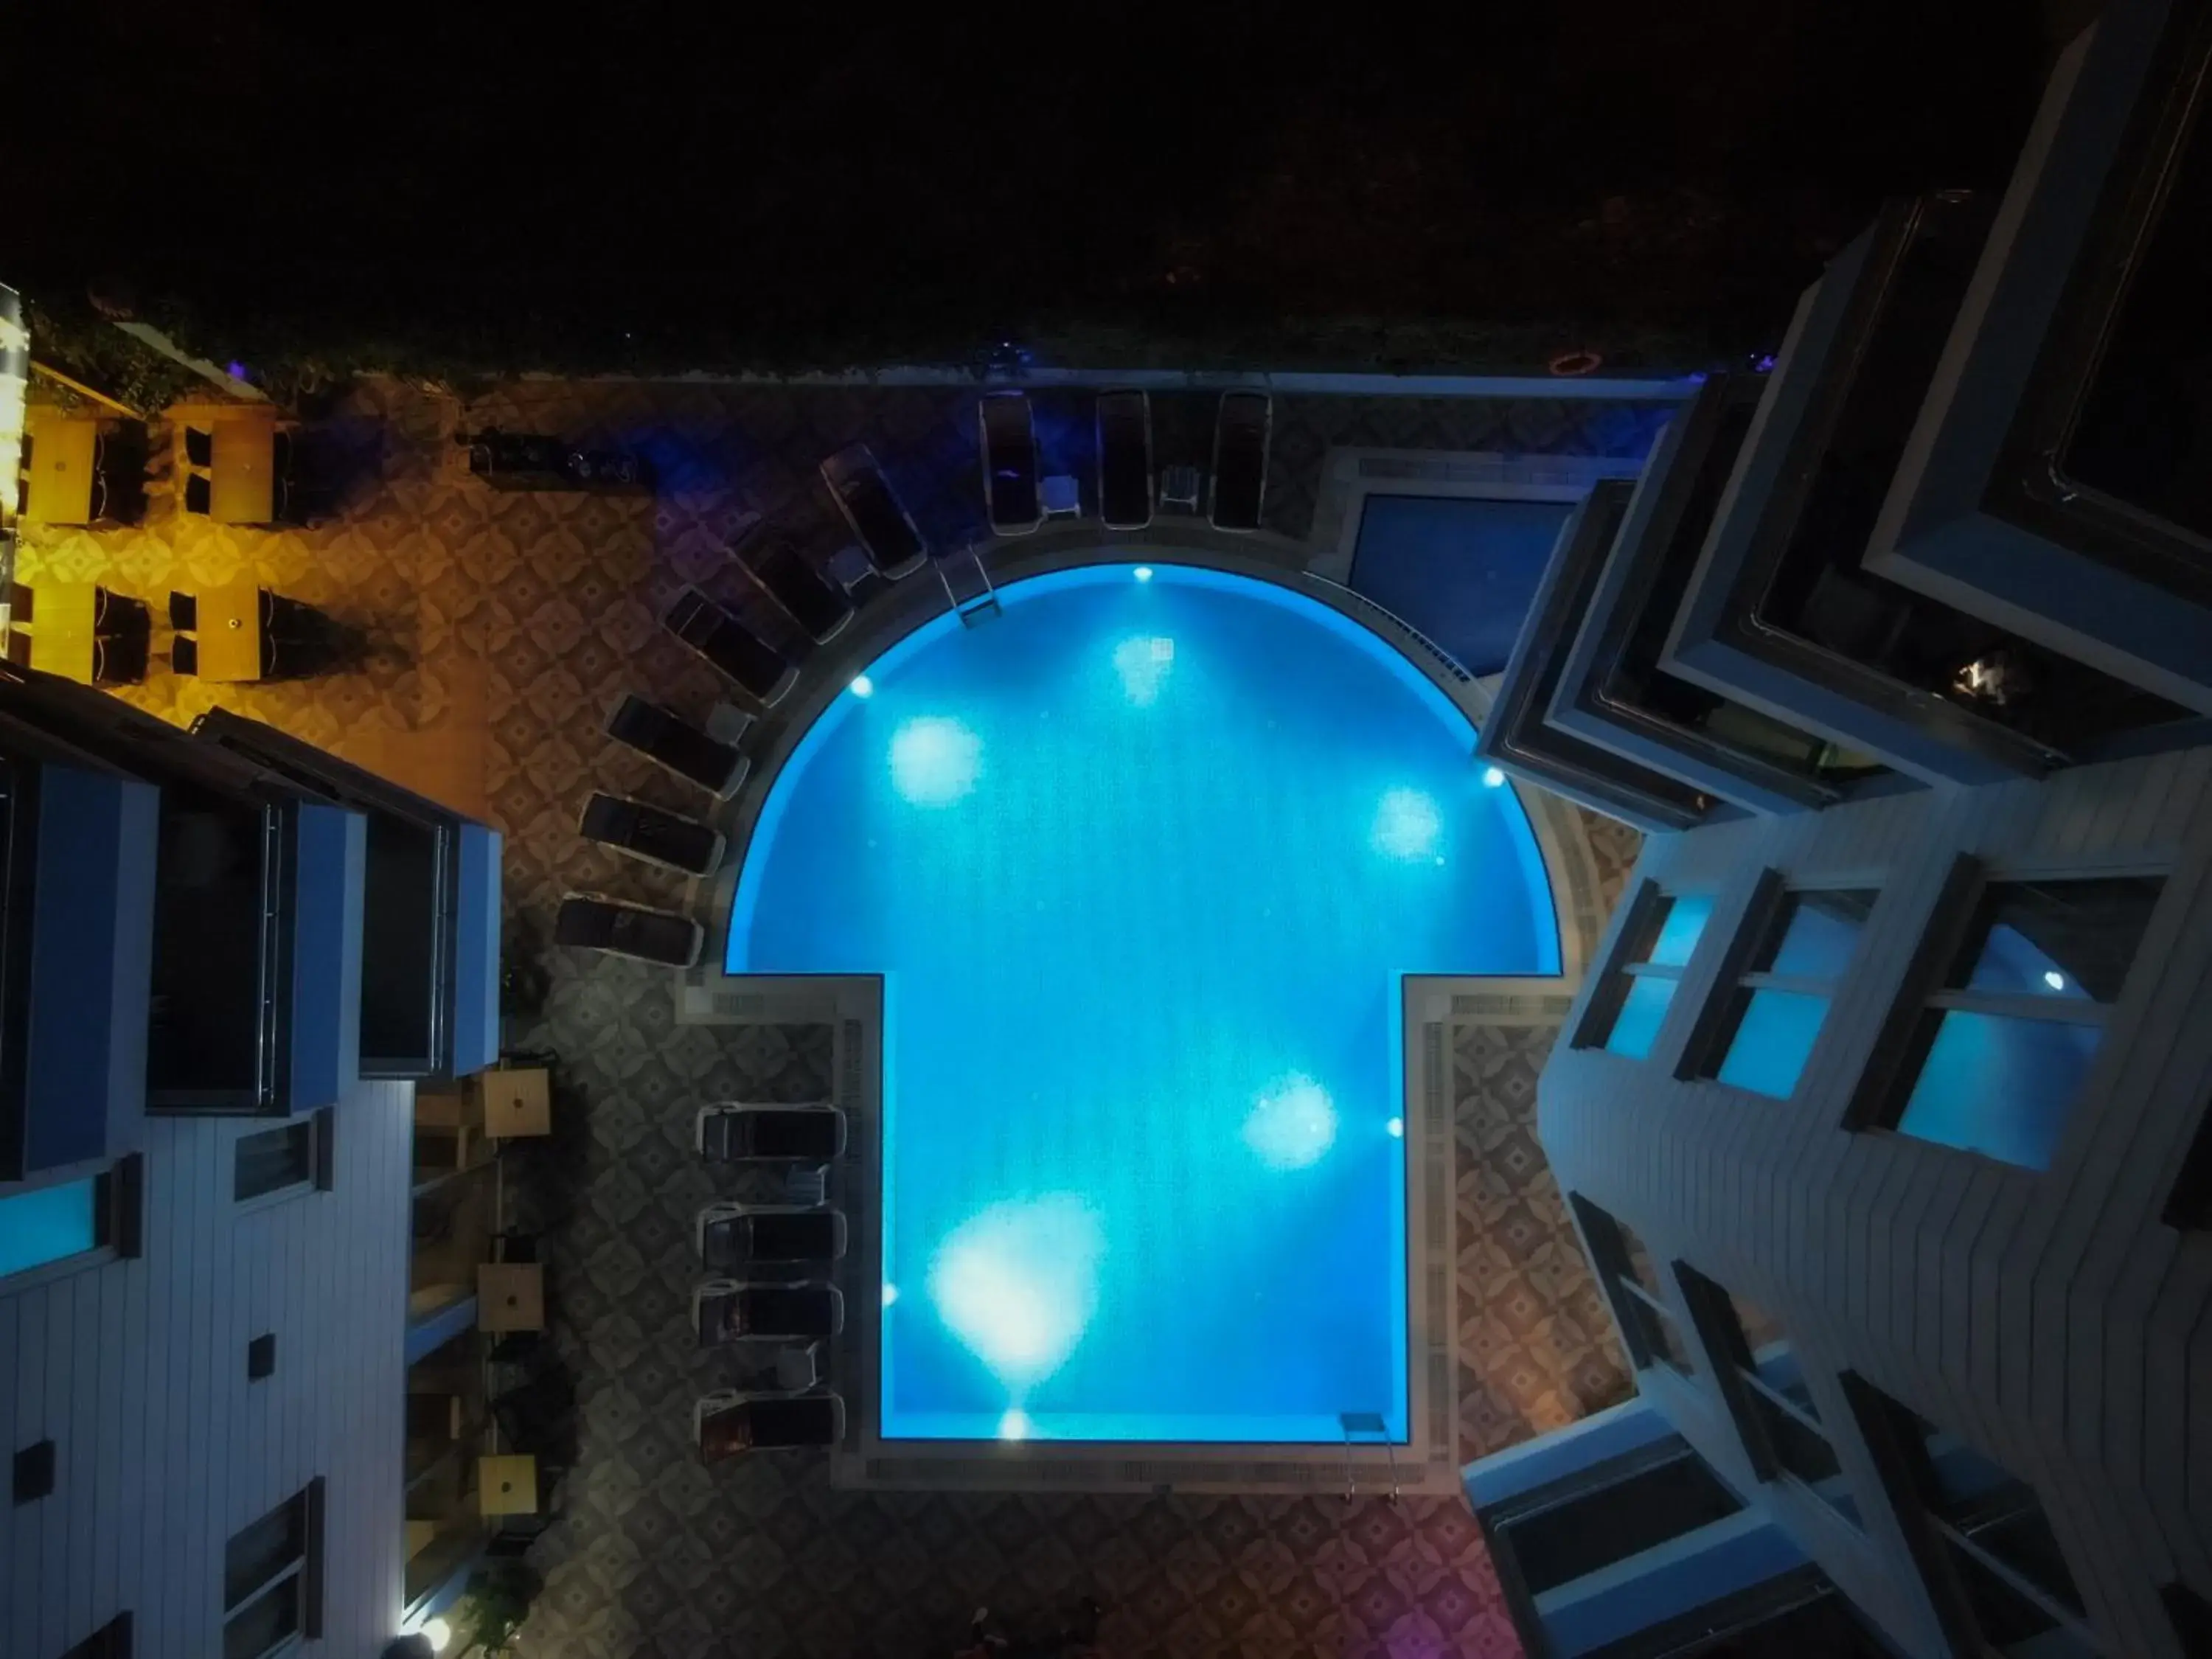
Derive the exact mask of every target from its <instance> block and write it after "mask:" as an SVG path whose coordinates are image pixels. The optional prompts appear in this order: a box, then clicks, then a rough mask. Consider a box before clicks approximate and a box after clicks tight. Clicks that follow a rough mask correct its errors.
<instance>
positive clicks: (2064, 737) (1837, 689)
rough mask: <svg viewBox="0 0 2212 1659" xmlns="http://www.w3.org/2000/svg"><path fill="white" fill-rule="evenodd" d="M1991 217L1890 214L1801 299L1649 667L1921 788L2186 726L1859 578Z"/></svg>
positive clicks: (2006, 637) (2093, 674) (1941, 202)
mask: <svg viewBox="0 0 2212 1659" xmlns="http://www.w3.org/2000/svg"><path fill="white" fill-rule="evenodd" d="M1989 222H1990V204H1988V203H1986V202H1984V201H1980V200H1978V199H1976V198H1974V197H1970V196H1966V195H1964V194H1962V193H1960V192H1945V193H1942V194H1940V195H1936V196H1931V197H1923V198H1922V199H1919V200H1917V201H1902V202H1898V203H1894V204H1891V205H1890V206H1889V207H1888V208H1887V209H1885V210H1884V211H1883V213H1882V215H1881V217H1880V219H1879V220H1877V222H1875V224H1874V225H1873V226H1872V227H1871V228H1869V229H1868V230H1867V231H1866V232H1865V233H1864V234H1862V235H1860V236H1859V237H1858V238H1857V239H1856V240H1853V241H1852V242H1851V243H1850V245H1849V246H1846V247H1845V248H1844V251H1843V252H1841V253H1840V254H1838V256H1837V258H1836V259H1835V261H1834V262H1833V264H1831V265H1830V267H1829V269H1828V271H1827V273H1826V276H1823V278H1822V279H1821V281H1820V283H1817V284H1815V285H1814V287H1813V288H1812V289H1809V290H1808V292H1807V293H1806V295H1805V296H1804V299H1803V300H1802V302H1801V303H1800V305H1799V307H1798V311H1797V315H1796V319H1795V321H1794V323H1793V324H1792V326H1791V329H1790V335H1789V337H1788V339H1787V340H1786V341H1785V343H1784V347H1783V352H1782V357H1781V362H1780V363H1779V365H1778V368H1777V370H1776V372H1775V374H1774V375H1773V376H1772V378H1771V380H1770V381H1769V382H1768V384H1767V386H1766V388H1765V394H1764V395H1763V396H1762V397H1761V398H1760V399H1759V410H1758V414H1757V416H1756V418H1755V420H1754V421H1753V427H1752V430H1751V432H1750V434H1749V435H1748V437H1747V441H1746V442H1745V444H1744V447H1743V450H1742V453H1741V455H1740V457H1739V458H1738V459H1737V461H1736V463H1735V471H1734V474H1733V476H1732V477H1731V478H1730V480H1729V487H1728V495H1727V498H1726V499H1725V501H1723V503H1722V506H1721V509H1720V511H1719V513H1718V515H1717V520H1716V521H1715V523H1714V525H1713V527H1712V531H1711V534H1710V536H1708V537H1707V538H1705V543H1704V546H1703V550H1702V551H1701V552H1700V553H1699V556H1698V557H1697V562H1696V568H1695V570H1694V571H1693V572H1692V574H1691V575H1690V578H1689V580H1688V582H1687V585H1686V588H1685V589H1684V592H1683V598H1682V601H1681V605H1680V610H1679V611H1678V613H1677V614H1676V615H1675V617H1674V620H1673V624H1672V631H1671V634H1670V635H1669V636H1668V640H1667V642H1666V647H1665V649H1664V650H1663V652H1662V653H1661V656H1660V659H1659V666H1660V668H1661V669H1662V671H1665V672H1667V673H1670V674H1672V675H1674V676H1676V677H1678V678H1680V679H1681V680H1683V681H1685V682H1688V683H1690V684H1694V685H1696V686H1697V687H1699V688H1700V689H1701V690H1705V691H1706V692H1710V693H1712V694H1716V695H1718V696H1726V697H1729V698H1730V699H1733V700H1735V702H1739V703H1741V704H1743V705H1745V706H1747V707H1748V708H1752V709H1754V710H1756V711H1757V712H1758V713H1759V714H1760V715H1761V716H1762V717H1765V718H1766V719H1768V720H1775V721H1779V722H1784V723H1786V724H1788V725H1790V726H1795V727H1796V728H1798V729H1800V730H1802V731H1804V732H1809V733H1812V734H1814V736H1816V737H1818V738H1822V739H1825V740H1826V742H1828V743H1829V744H1832V745H1834V746H1835V747H1836V748H1837V749H1838V750H1846V751H1851V752H1856V753H1859V754H1863V755H1867V756H1870V757H1874V758H1875V759H1877V760H1879V761H1880V762H1881V763H1883V764H1885V765H1886V766H1887V767H1890V768H1893V769H1896V770H1898V771H1900V772H1904V773H1906V774H1910V775H1913V776H1915V777H1917V778H1919V779H1922V780H1923V781H1929V782H1949V783H1965V784H1979V783H1996V782H2002V781H2005V780H2007V779H2008V778H2014V777H2021V776H2033V775H2037V774H2039V773H2040V772H2042V771H2044V770H2045V769H2048V768H2051V767H2053V766H2058V765H2064V764H2069V763H2075V762H2078V761H2082V760H2087V759H2093V758H2097V757H2100V755H2102V754H2104V753H2106V752H2109V751H2110V750H2111V748H2112V745H2113V744H2122V743H2127V742H2130V741H2137V740H2141V739H2142V738H2146V737H2154V736H2155V733H2156V732H2157V729H2158V728H2160V727H2161V726H2172V723H2173V722H2175V721H2177V720H2180V719H2181V718H2182V717H2183V715H2184V714H2185V711H2184V710H2182V709H2180V708H2177V707H2175V706H2174V705H2173V704H2172V703H2169V702H2165V701H2163V700H2162V699H2160V698H2159V697H2156V696H2151V695H2150V694H2148V693H2147V692H2145V691H2142V690H2139V689H2138V688H2136V686H2132V685H2130V684H2124V683H2123V682H2122V681H2119V680H2117V679H2114V678H2112V677H2111V676H2109V675H2107V674H2105V673H2101V672H2100V671H2098V670H2096V669H2095V668H2093V667H2089V666H2086V665H2083V664H2082V663H2081V662H2077V661H2075V660H2073V659H2070V658H2069V657H2065V656H2063V655H2060V654H2058V653H2055V652H2052V651H2051V650H2049V649H2046V648H2045V647H2043V646H2041V645H2039V644H2037V643H2036V642H2034V641H2031V640H2028V639H2026V638H2023V637H2021V635H2018V634H2016V633H2014V632H2011V631H2009V630H2008V629H2007V628H2005V627H2003V626H2001V625H1999V624H1998V623H1996V622H1993V621H1991V620H1989V619H1987V618H1986V617H1983V616H1978V615H1972V614H1969V613H1968V612H1967V611H1962V610H1960V609H1957V608H1955V607H1954V606H1953V605H1949V604H1947V603H1945V602H1944V601H1943V600H1942V599H1938V598H1934V597H1930V596H1929V594H1927V593H1924V592H1915V591H1914V590H1913V589H1912V588H1910V587H1906V586H1899V584H1898V583H1897V582H1895V581H1892V580H1887V579H1885V578H1884V577H1882V576H1880V575H1876V574H1871V573H1870V572H1869V569H1868V568H1867V566H1866V553H1867V549H1868V546H1869V543H1870V541H1871V540H1872V538H1874V536H1875V528H1876V520H1877V518H1878V516H1879V515H1880V513H1881V509H1882V501H1883V498H1884V495H1885V494H1886V492H1887V490H1888V489H1889V487H1890V483H1891V480H1892V479H1893V477H1895V476H1897V474H1898V469H1899V461H1900V458H1901V457H1902V456H1903V455H1904V454H1905V448H1906V443H1907V440H1908V438H1909V437H1910V436H1911V432H1912V428H1913V422H1914V420H1915V418H1916V416H1917V415H1918V413H1919V411H1920V409H1921V404H1922V400H1923V398H1924V397H1925V396H1926V395H1927V392H1928V389H1929V383H1930V381H1931V380H1932V379H1933V378H1934V376H1935V375H1936V369H1937V366H1938V363H1939V361H1940V360H1941V358H1942V353H1943V350H1944V344H1945V341H1946V339H1947V337H1948V334H1949V331H1950V329H1951V326H1952V324H1953V322H1954V319H1956V318H1957V317H1958V315H1959V311H1960V305H1961V303H1962V301H1964V299H1965V297H1966V292H1967V287H1968V283H1969V282H1970V281H1971V279H1972V276H1973V272H1974V270H1975V263H1976V260H1977V258H1978V256H1979V254H1980V253H1981V251H1982V249H1983V246H1984V242H1985V240H1986V239H1987V237H1988V234H1989Z"/></svg>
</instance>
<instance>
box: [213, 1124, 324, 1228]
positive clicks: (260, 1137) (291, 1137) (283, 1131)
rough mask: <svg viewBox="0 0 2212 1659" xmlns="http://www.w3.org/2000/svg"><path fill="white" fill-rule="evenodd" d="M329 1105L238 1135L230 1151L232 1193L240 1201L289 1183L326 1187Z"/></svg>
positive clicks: (294, 1185)
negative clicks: (310, 1112) (308, 1114)
mask: <svg viewBox="0 0 2212 1659" xmlns="http://www.w3.org/2000/svg"><path fill="white" fill-rule="evenodd" d="M331 1122H332V1115H331V1109H330V1108H329V1107H327V1106H326V1107H325V1108H324V1109H322V1110H320V1111H319V1112H317V1113H315V1114H314V1115H312V1116H309V1117H301V1118H295V1119H293V1120H292V1121H290V1122H289V1123H281V1124H279V1125H277V1126H276V1127H275V1128H273V1129H263V1130H259V1131H258V1132H257V1133H253V1134H250V1135H240V1137H239V1138H238V1142H237V1147H236V1151H235V1153H234V1164H233V1174H232V1186H231V1193H232V1196H233V1197H234V1199H235V1200H237V1201H238V1202H239V1203H241V1204H243V1203H244V1202H246V1200H248V1199H252V1198H265V1197H267V1196H268V1195H269V1194H270V1193H280V1192H283V1191H284V1190H285V1189H286V1188H290V1187H305V1186H307V1185H308V1184H309V1183H311V1182H312V1183H313V1185H315V1186H317V1187H319V1188H323V1189H324V1190H325V1191H327V1190H329V1188H330V1184H331V1183H330V1174H329V1171H330V1156H329V1148H330V1143H331Z"/></svg>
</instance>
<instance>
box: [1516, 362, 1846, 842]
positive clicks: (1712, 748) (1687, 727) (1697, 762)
mask: <svg viewBox="0 0 2212 1659" xmlns="http://www.w3.org/2000/svg"><path fill="white" fill-rule="evenodd" d="M1761 384H1762V383H1761V382H1760V381H1759V380H1758V379H1757V378H1756V377H1744V376H1732V375H1716V376H1715V377H1713V378H1712V379H1711V380H1708V381H1707V382H1706V383H1705V386H1703V387H1702V388H1701V389H1700V390H1699V393H1698V395H1697V397H1696V398H1694V399H1692V402H1691V403H1690V404H1689V406H1688V407H1687V408H1686V409H1685V410H1682V411H1681V412H1680V414H1678V415H1677V416H1675V417H1674V421H1673V422H1670V423H1669V425H1668V428H1667V430H1666V431H1665V432H1664V433H1663V434H1662V435H1661V437H1660V440H1659V442H1658V443H1657V445H1656V447H1654V448H1653V451H1652V454H1651V459H1650V464H1649V465H1647V466H1646V467H1645V469H1644V476H1643V477H1642V478H1641V479H1640V480H1639V481H1638V483H1637V486H1636V493H1635V495H1633V496H1632V498H1631V500H1630V501H1629V503H1628V507H1627V510H1626V513H1624V514H1623V515H1622V518H1621V522H1620V531H1619V532H1618V533H1617V534H1616V535H1615V537H1614V538H1613V542H1612V544H1611V546H1610V547H1609V548H1607V550H1605V551H1604V552H1603V553H1602V554H1601V555H1599V554H1597V553H1595V551H1594V550H1585V556H1589V557H1590V558H1592V559H1593V560H1594V562H1595V566H1596V568H1595V574H1585V575H1584V576H1583V579H1582V580H1583V584H1586V587H1587V592H1588V596H1589V597H1588V600H1587V604H1586V606H1585V608H1584V614H1583V617H1582V621H1581V623H1580V626H1579V628H1578V629H1577V632H1576V633H1575V635H1574V637H1573V640H1572V642H1571V644H1570V645H1568V646H1566V647H1565V655H1564V659H1563V660H1562V662H1561V664H1560V665H1559V669H1558V671H1557V677H1556V683H1555V684H1554V685H1553V690H1552V694H1551V699H1550V702H1549V705H1548V707H1547V709H1546V710H1545V715H1544V719H1545V722H1546V724H1547V725H1548V726H1552V727H1553V729H1554V730H1556V731H1559V732H1564V733H1565V734H1566V735H1568V736H1570V737H1573V738H1579V739H1580V740H1581V741H1583V742H1584V743H1586V744H1592V745H1594V746H1595V747H1597V748H1600V749H1604V750H1610V751H1611V752H1613V754H1615V755H1618V756H1620V757H1622V758H1624V759H1626V760H1630V761H1633V762H1634V763H1637V764H1638V765H1640V766H1643V767H1645V768H1647V769H1650V770H1652V771H1656V772H1659V773H1662V774H1664V775H1668V776H1670V777H1673V778H1674V779H1675V780H1677V781H1679V782H1680V783H1681V784H1682V785H1684V786H1685V787H1688V788H1690V789H1692V790H1694V791H1696V792H1698V793H1700V794H1704V795H1710V796H1712V797H1714V798H1716V799H1720V800H1723V801H1729V802H1733V803H1734V804H1735V805H1737V806H1739V807H1741V808H1744V809H1746V810H1748V811H1756V812H1767V813H1789V812H1799V811H1808V810H1811V809H1814V808H1817V807H1820V806H1825V805H1830V804H1832V802H1834V801H1837V800H1839V799H1843V798H1844V795H1845V794H1846V793H1848V792H1850V791H1851V790H1852V789H1853V788H1854V787H1856V786H1857V785H1858V784H1859V783H1861V782H1862V781H1865V780H1867V779H1869V778H1870V777H1872V776H1874V775H1876V774H1878V773H1880V772H1881V767H1880V766H1879V765H1878V763H1875V761H1874V760H1872V759H1871V758H1870V757H1867V756H1865V755H1863V754H1858V753H1856V752H1853V751H1851V750H1847V749H1844V748H1843V747H1842V746H1840V745H1838V744H1833V743H1831V742H1828V741H1827V740H1826V739H1825V738H1820V737H1819V736H1818V735H1816V734H1814V733H1812V732H1806V731H1804V730H1803V729H1802V728H1800V727H1798V726H1794V725H1791V724H1789V723H1787V722H1785V721H1783V720H1776V719H1774V718H1773V717H1772V716H1771V715H1770V714H1765V713H1764V712H1762V711H1760V710H1759V709H1757V708H1751V707H1749V706H1747V705H1746V704H1745V703H1743V702H1738V701H1735V700H1734V699H1732V698H1729V697H1726V696H1722V695H1720V694H1719V693H1717V692H1715V691H1713V690H1710V689H1709V688H1707V687H1705V686H1701V685H1695V684H1692V683H1690V682H1689V681H1687V680H1686V679H1683V678H1680V676H1679V675H1676V674H1674V673H1672V672H1670V671H1668V669H1667V668H1666V667H1665V666H1664V665H1663V664H1662V660H1661V656H1662V650H1663V648H1664V647H1665V644H1666V641H1667V638H1668V632H1669V630H1670V629H1672V627H1673V625H1674V616H1675V612H1676V611H1677V610H1678V609H1679V608H1680V605H1681V601H1682V598H1683V594H1684V592H1685V591H1686V588H1687V587H1688V586H1689V581H1690V575H1691V572H1692V568H1694V566H1695V565H1696V563H1697V560H1698V554H1699V548H1700V547H1702V546H1703V545H1704V543H1705V537H1706V534H1707V532H1709V531H1710V530H1711V528H1712V526H1713V522H1714V520H1715V519H1716V517H1717V516H1718V515H1719V513H1721V511H1722V509H1723V505H1724V502H1725V499H1726V497H1727V495H1729V492H1730V490H1731V489H1732V485H1731V483H1730V477H1731V474H1732V472H1733V471H1734V470H1735V464H1736V459H1737V457H1738V455H1739V453H1741V451H1742V449H1743V447H1744V445H1745V443H1746V442H1747V439H1748V438H1749V436H1750V435H1751V431H1752V428H1753V416H1754V410H1755V404H1756V399H1757V397H1758V392H1759V387H1760V386H1761Z"/></svg>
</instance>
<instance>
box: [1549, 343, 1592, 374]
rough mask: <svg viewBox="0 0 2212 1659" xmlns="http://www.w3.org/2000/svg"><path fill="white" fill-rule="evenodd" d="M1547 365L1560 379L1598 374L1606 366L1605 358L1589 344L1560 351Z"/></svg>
mask: <svg viewBox="0 0 2212 1659" xmlns="http://www.w3.org/2000/svg"><path fill="white" fill-rule="evenodd" d="M1546 367H1547V368H1550V370H1551V371H1552V373H1553V374H1555V375H1558V376H1559V378H1560V379H1562V380H1571V379H1572V378H1573V377H1575V376H1576V375H1578V374H1596V373H1597V372H1598V370H1600V369H1601V368H1604V367H1605V359H1604V358H1603V357H1601V356H1599V355H1598V354H1597V353H1596V352H1595V351H1592V350H1591V349H1589V347H1588V346H1579V347H1577V348H1576V349H1574V350H1572V351H1562V352H1560V353H1559V355H1558V356H1555V357H1553V359H1552V361H1551V362H1550V363H1548V364H1547V365H1546Z"/></svg>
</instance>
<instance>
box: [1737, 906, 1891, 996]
mask: <svg viewBox="0 0 2212 1659" xmlns="http://www.w3.org/2000/svg"><path fill="white" fill-rule="evenodd" d="M1874 902H1875V895H1874V894H1872V893H1862V892H1814V893H1792V894H1790V896H1789V898H1788V899H1787V900H1786V901H1785V902H1784V908H1783V911H1782V915H1780V917H1779V918H1778V921H1777V926H1776V928H1775V933H1774V943H1773V944H1772V945H1771V947H1770V948H1769V949H1768V950H1767V951H1765V952H1763V953H1762V954H1763V957H1764V959H1763V960H1761V961H1759V962H1758V963H1756V964H1755V966H1756V967H1757V968H1758V969H1760V970H1763V971H1765V972H1768V973H1774V974H1787V975H1791V976H1793V977H1796V978H1800V979H1827V980H1833V979H1840V978H1842V977H1843V974H1844V969H1846V968H1848V967H1850V963H1851V955H1852V953H1853V952H1854V951H1857V949H1858V943H1859V932H1860V930H1861V929H1862V928H1863V927H1865V926H1866V919H1867V917H1868V915H1869V914H1871V912H1872V911H1873V909H1874Z"/></svg>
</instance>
